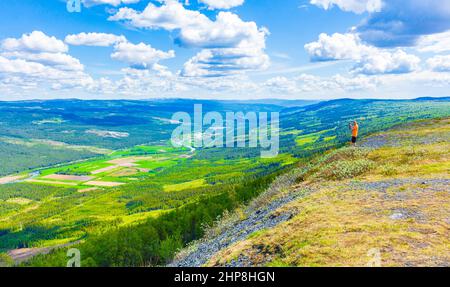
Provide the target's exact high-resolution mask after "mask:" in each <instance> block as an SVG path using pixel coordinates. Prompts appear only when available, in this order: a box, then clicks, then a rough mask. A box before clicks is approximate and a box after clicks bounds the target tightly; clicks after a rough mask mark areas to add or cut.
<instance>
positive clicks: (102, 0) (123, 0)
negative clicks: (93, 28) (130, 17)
mask: <svg viewBox="0 0 450 287" xmlns="http://www.w3.org/2000/svg"><path fill="white" fill-rule="evenodd" d="M139 1H140V0H82V2H83V5H84V6H86V7H88V8H89V7H92V6H97V5H112V6H119V5H121V4H133V3H138V2H139Z"/></svg>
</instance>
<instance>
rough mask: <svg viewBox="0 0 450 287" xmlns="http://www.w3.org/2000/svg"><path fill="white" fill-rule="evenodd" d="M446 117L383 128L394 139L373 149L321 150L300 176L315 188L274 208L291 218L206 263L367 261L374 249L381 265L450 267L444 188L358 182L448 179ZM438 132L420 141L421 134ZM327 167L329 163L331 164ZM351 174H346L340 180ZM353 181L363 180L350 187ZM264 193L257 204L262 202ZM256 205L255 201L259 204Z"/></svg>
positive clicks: (449, 209)
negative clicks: (356, 166) (346, 165)
mask: <svg viewBox="0 0 450 287" xmlns="http://www.w3.org/2000/svg"><path fill="white" fill-rule="evenodd" d="M449 123H450V120H449V119H444V120H440V121H431V122H428V123H425V122H422V123H418V124H414V125H409V126H404V127H402V128H401V129H399V130H394V131H390V132H386V134H388V135H393V136H398V137H399V138H400V139H401V140H400V144H399V145H398V146H395V147H382V148H379V149H376V150H373V151H364V152H361V153H360V152H355V151H352V150H350V149H343V150H341V151H336V152H333V153H330V154H329V155H327V156H325V157H324V158H322V159H321V160H318V161H317V162H315V165H314V166H312V167H311V168H310V169H308V170H307V171H306V172H305V173H304V174H301V178H302V180H303V183H301V184H300V185H298V186H297V187H301V186H303V185H307V184H308V185H310V186H311V185H313V186H314V189H315V190H317V191H316V192H314V193H312V194H310V195H308V196H306V197H303V198H300V199H298V200H294V201H293V202H291V203H290V204H288V205H286V206H284V207H282V208H281V209H280V210H278V211H276V212H280V213H283V212H288V211H292V210H295V211H296V214H297V216H295V217H294V218H292V219H291V220H289V221H287V222H285V223H282V224H280V225H278V226H277V227H275V228H273V229H270V230H262V231H260V232H257V233H256V234H253V235H252V236H250V237H249V238H248V239H247V240H244V241H241V242H238V243H236V244H235V245H233V246H231V247H230V248H227V249H225V250H222V251H221V252H219V253H218V254H216V255H215V256H214V257H213V258H212V259H211V260H210V262H209V263H208V265H211V266H216V265H223V264H225V263H227V262H230V261H231V260H232V259H235V258H237V257H238V256H241V255H245V256H246V257H249V258H250V259H251V261H252V262H253V264H254V265H269V266H366V265H370V264H372V261H373V259H374V253H378V252H379V255H380V256H381V257H380V259H381V262H380V264H381V265H382V266H449V265H450V227H449V225H450V221H449V220H450V219H449V218H450V189H449V188H448V187H446V186H438V185H437V186H433V185H428V184H420V185H418V184H413V183H409V184H403V185H392V187H391V188H388V189H387V190H386V189H381V190H371V189H368V188H366V187H364V183H369V182H373V181H386V180H392V179H394V178H403V179H405V178H406V179H408V178H414V177H416V178H417V177H420V178H427V179H433V178H434V179H444V178H446V179H449V174H450V141H448V140H439V139H440V138H444V139H445V138H448V136H449V135H450V125H449ZM433 137H439V138H438V140H436V141H432V142H430V143H428V144H423V140H429V139H430V138H431V139H432V138H433ZM358 160H367V161H370V162H372V163H373V166H372V167H371V168H370V169H367V170H364V171H363V172H357V173H355V174H351V172H350V173H349V174H351V176H349V177H346V176H344V177H341V178H336V177H335V176H333V174H332V172H331V171H330V169H331V168H336V167H339V165H340V163H342V162H350V163H351V162H354V161H358ZM331 170H332V169H331ZM346 178H351V179H346ZM353 181H358V182H359V183H362V184H363V185H362V186H361V187H354V185H351V183H352V182H353ZM267 198H271V197H266V198H263V200H262V201H261V202H262V203H261V204H265V203H266V202H267ZM258 205H259V204H258Z"/></svg>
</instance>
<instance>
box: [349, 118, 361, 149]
mask: <svg viewBox="0 0 450 287" xmlns="http://www.w3.org/2000/svg"><path fill="white" fill-rule="evenodd" d="M349 127H350V130H351V131H352V145H353V146H355V145H356V140H357V139H358V132H359V126H358V122H357V121H354V122H353V124H350V125H349Z"/></svg>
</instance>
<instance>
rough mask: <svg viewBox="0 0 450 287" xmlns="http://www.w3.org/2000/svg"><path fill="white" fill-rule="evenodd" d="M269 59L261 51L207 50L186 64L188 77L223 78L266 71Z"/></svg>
mask: <svg viewBox="0 0 450 287" xmlns="http://www.w3.org/2000/svg"><path fill="white" fill-rule="evenodd" d="M268 63H269V58H268V56H267V55H266V54H265V53H264V52H262V51H261V50H260V49H250V48H249V49H241V48H227V49H205V50H202V51H201V52H199V53H198V54H197V55H195V56H194V57H193V58H191V59H190V60H189V61H188V62H186V63H185V64H184V67H183V70H182V71H181V75H182V76H186V77H221V76H227V75H230V74H236V73H240V72H242V71H248V70H258V69H264V68H266V67H267V66H268Z"/></svg>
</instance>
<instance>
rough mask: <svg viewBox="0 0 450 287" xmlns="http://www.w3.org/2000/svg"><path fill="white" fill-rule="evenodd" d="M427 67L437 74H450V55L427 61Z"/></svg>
mask: <svg viewBox="0 0 450 287" xmlns="http://www.w3.org/2000/svg"><path fill="white" fill-rule="evenodd" d="M427 65H428V67H429V68H430V69H431V70H433V71H436V72H450V55H445V56H442V55H441V56H435V57H433V58H430V59H428V60H427Z"/></svg>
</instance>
